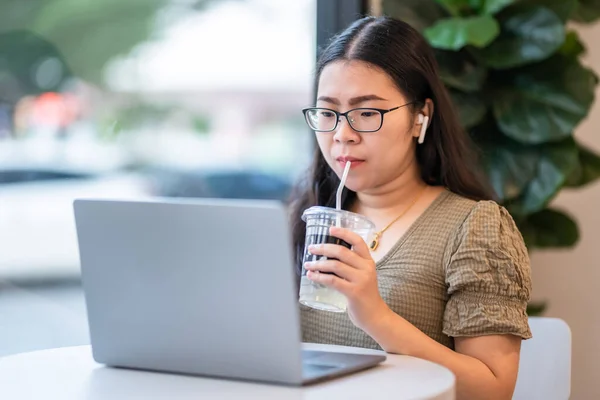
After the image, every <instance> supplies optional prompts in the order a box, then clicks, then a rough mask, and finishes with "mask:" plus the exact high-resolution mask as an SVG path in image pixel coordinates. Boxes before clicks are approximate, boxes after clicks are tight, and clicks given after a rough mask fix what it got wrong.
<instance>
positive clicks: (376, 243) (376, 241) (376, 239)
mask: <svg viewBox="0 0 600 400" xmlns="http://www.w3.org/2000/svg"><path fill="white" fill-rule="evenodd" d="M425 189H427V186H425V187H424V188H423V189H421V191H420V192H419V194H418V195H416V196H415V198H414V199H413V201H412V202H411V203H410V204H409V205H408V207H406V209H404V211H402V214H400V215H398V216H397V217H396V218H395V219H394V220H393V221H392V222H390V223H389V224H388V225H387V226H386V227H385V228H383V229H382V230H380V231H379V232H376V233H375V237H374V238H373V240H372V241H371V244H370V245H369V248H370V249H371V251H375V250H377V247H379V238H380V237H381V235H383V232H385V231H387V230H388V228H389V227H390V226H392V225H394V223H395V222H396V221H398V220H399V219H400V218H402V217H403V216H404V214H406V213H407V212H408V210H410V209H411V208H412V206H414V205H415V203H416V202H417V200H419V198H420V197H421V195H422V194H423V193H425Z"/></svg>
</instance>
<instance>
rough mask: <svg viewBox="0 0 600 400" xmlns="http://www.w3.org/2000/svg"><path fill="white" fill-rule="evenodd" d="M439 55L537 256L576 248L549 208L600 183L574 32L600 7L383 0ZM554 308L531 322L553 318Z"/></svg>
mask: <svg viewBox="0 0 600 400" xmlns="http://www.w3.org/2000/svg"><path fill="white" fill-rule="evenodd" d="M382 9H383V13H384V14H386V15H390V16H393V17H396V18H399V19H403V20H405V21H406V22H408V23H409V24H411V25H412V26H414V27H415V28H417V29H418V30H419V31H421V32H422V33H423V34H424V36H425V37H426V38H427V40H428V41H429V43H430V44H431V45H432V46H433V47H434V49H435V51H436V58H437V61H438V64H439V66H440V74H441V77H442V79H443V81H444V83H445V85H446V87H447V88H448V89H449V91H450V94H451V96H452V98H453V100H454V104H455V107H456V108H457V112H458V113H459V116H460V118H461V121H462V123H463V125H464V127H465V128H466V129H467V131H468V132H469V133H470V135H471V137H472V138H473V139H474V140H475V142H476V143H477V144H478V145H479V147H480V149H481V150H482V153H483V161H484V164H485V168H486V172H487V174H488V177H489V179H490V182H491V184H492V186H493V188H494V190H495V191H496V193H497V195H498V198H499V200H500V202H501V203H502V204H503V205H504V206H505V207H506V208H507V209H508V210H509V212H510V213H511V215H512V216H513V218H514V219H515V222H516V223H517V225H518V227H519V229H520V230H521V232H522V234H523V237H524V239H525V242H526V243H527V246H528V248H529V250H532V249H536V248H550V247H552V248H568V247H571V246H573V245H575V244H576V243H577V241H578V240H579V230H578V227H577V223H576V222H575V221H574V220H573V218H572V217H571V216H569V215H568V214H567V213H566V212H565V211H561V210H557V209H553V208H549V207H548V204H549V203H550V201H551V200H552V199H553V198H554V197H555V196H556V195H557V193H558V192H559V191H560V190H562V189H563V188H569V187H570V188H573V187H581V186H584V185H586V184H588V183H590V182H592V181H594V180H595V179H598V178H599V177H600V157H599V156H598V155H596V154H595V153H594V152H593V151H591V150H590V149H588V148H586V147H584V146H583V145H581V144H580V143H577V142H576V141H575V139H574V137H573V130H574V129H575V127H576V126H577V125H578V124H579V123H580V122H581V121H582V120H583V119H584V118H585V117H586V116H587V114H588V112H589V110H590V107H591V106H592V103H593V101H594V91H595V88H596V86H597V84H598V77H597V76H596V74H595V73H594V72H593V71H592V70H590V69H589V68H586V67H584V66H583V65H582V63H581V61H580V58H581V57H582V55H583V54H584V52H585V46H584V45H583V44H582V42H581V41H580V40H579V37H578V35H577V33H576V32H574V31H569V30H568V29H567V24H568V23H570V22H579V23H591V22H594V21H596V20H597V19H599V18H600V1H599V0H579V1H576V0H382ZM544 308H545V303H541V304H530V306H529V307H528V312H529V314H530V315H536V314H540V313H542V312H543V310H544Z"/></svg>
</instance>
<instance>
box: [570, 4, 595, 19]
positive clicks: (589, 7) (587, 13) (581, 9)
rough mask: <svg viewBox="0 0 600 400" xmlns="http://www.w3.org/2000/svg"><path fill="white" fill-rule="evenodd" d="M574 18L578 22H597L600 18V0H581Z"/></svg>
mask: <svg viewBox="0 0 600 400" xmlns="http://www.w3.org/2000/svg"><path fill="white" fill-rule="evenodd" d="M572 18H573V19H574V20H575V21H578V22H584V23H591V22H595V21H596V20H598V18H600V0H579V1H578V2H577V7H576V8H575V11H574V13H573V15H572Z"/></svg>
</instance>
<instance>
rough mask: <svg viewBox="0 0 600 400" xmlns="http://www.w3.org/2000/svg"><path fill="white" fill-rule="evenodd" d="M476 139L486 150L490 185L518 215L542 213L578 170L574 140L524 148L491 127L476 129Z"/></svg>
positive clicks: (484, 126)
mask: <svg viewBox="0 0 600 400" xmlns="http://www.w3.org/2000/svg"><path fill="white" fill-rule="evenodd" d="M472 136H473V138H474V139H475V141H476V142H477V143H478V144H479V146H480V148H481V150H482V153H483V161H484V165H485V167H486V172H487V176H488V177H489V178H490V183H491V184H492V186H493V188H494V190H495V191H496V193H497V195H498V197H499V199H500V200H501V201H502V202H508V204H507V205H509V206H510V210H511V213H513V214H515V215H527V214H530V213H533V212H536V211H540V210H542V209H543V208H544V207H545V206H546V205H547V204H548V202H549V201H550V200H551V199H552V198H553V197H554V196H555V195H556V193H557V192H558V191H559V190H560V188H561V187H562V186H563V184H564V182H565V180H566V179H567V177H568V176H570V175H571V174H572V173H573V170H574V169H575V168H576V166H577V162H578V159H577V147H576V145H575V142H574V141H573V140H572V139H567V140H564V141H562V142H559V143H548V144H543V145H523V144H521V143H518V142H516V141H514V140H511V139H509V138H508V137H506V136H504V135H503V134H502V133H501V132H499V131H498V130H497V128H495V127H494V126H493V125H491V124H489V123H488V124H483V125H480V126H478V127H476V128H474V129H473V130H472Z"/></svg>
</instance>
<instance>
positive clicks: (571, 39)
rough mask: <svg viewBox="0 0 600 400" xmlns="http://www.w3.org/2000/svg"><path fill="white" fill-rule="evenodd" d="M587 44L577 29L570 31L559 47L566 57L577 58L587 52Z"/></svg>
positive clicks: (559, 51) (561, 53) (560, 52)
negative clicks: (580, 37)
mask: <svg viewBox="0 0 600 400" xmlns="http://www.w3.org/2000/svg"><path fill="white" fill-rule="evenodd" d="M585 50H586V49H585V45H584V44H583V42H582V41H581V39H579V35H578V34H577V32H575V31H570V32H569V33H567V36H566V37H565V42H564V43H563V45H562V46H561V47H560V49H558V53H559V54H560V55H562V56H564V57H566V58H577V57H579V56H580V55H582V54H584V53H585Z"/></svg>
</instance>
